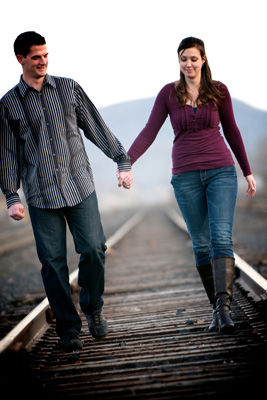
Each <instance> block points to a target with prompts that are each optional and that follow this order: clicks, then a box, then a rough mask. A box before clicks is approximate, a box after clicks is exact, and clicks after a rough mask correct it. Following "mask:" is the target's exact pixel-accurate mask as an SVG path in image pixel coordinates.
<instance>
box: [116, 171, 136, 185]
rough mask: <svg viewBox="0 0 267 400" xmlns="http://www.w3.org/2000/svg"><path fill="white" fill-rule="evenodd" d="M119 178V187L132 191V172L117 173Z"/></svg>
mask: <svg viewBox="0 0 267 400" xmlns="http://www.w3.org/2000/svg"><path fill="white" fill-rule="evenodd" d="M117 178H118V186H119V187H121V186H123V187H124V189H130V187H131V184H132V181H133V176H132V172H131V171H122V172H118V171H117Z"/></svg>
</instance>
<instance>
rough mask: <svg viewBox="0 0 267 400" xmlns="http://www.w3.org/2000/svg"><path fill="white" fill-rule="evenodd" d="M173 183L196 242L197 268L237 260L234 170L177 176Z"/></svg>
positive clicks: (223, 169) (205, 171)
mask: <svg viewBox="0 0 267 400" xmlns="http://www.w3.org/2000/svg"><path fill="white" fill-rule="evenodd" d="M171 183H172V185H173V188H174V194H175V197H176V200H177V203H178V205H179V208H180V210H181V213H182V215H183V218H184V220H185V223H186V225H187V228H188V231H189V234H190V237H191V240H192V242H193V251H194V255H195V261H196V265H197V266H203V265H207V264H210V261H211V258H219V257H234V253H233V242H232V230H233V222H234V212H235V204H236V197H237V175H236V170H235V167H234V166H230V167H224V168H216V169H209V170H201V171H193V172H186V173H182V174H177V175H173V177H172V181H171Z"/></svg>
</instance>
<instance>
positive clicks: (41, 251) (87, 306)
mask: <svg viewBox="0 0 267 400" xmlns="http://www.w3.org/2000/svg"><path fill="white" fill-rule="evenodd" d="M29 213H30V217H31V223H32V227H33V232H34V236H35V241H36V247H37V252H38V256H39V259H40V261H41V263H42V278H43V283H44V286H45V290H46V294H47V297H48V300H49V303H50V306H51V309H52V311H53V313H54V315H55V318H56V323H57V333H58V335H59V336H62V335H63V334H64V333H67V332H75V333H79V332H80V330H81V319H80V317H79V315H78V313H77V311H76V308H75V306H74V304H73V301H72V297H71V288H70V284H69V270H68V265H67V247H66V222H67V224H68V226H69V229H70V231H71V233H72V236H73V240H74V244H75V250H76V252H77V253H78V254H80V260H79V276H78V284H79V285H80V286H81V291H80V306H81V309H82V311H83V312H84V313H85V314H98V313H99V312H101V310H102V306H103V300H102V294H103V292H104V274H105V272H104V270H105V250H106V245H105V241H106V239H105V236H104V232H103V228H102V224H101V219H100V215H99V211H98V204H97V198H96V194H95V192H93V193H92V194H91V195H90V196H89V197H88V198H87V199H85V200H84V201H83V202H82V203H80V204H78V205H76V206H74V207H66V208H61V209H56V210H54V209H40V208H36V207H32V206H30V207H29Z"/></svg>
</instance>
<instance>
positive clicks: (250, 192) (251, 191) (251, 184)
mask: <svg viewBox="0 0 267 400" xmlns="http://www.w3.org/2000/svg"><path fill="white" fill-rule="evenodd" d="M245 178H246V181H247V183H248V188H247V190H246V195H247V196H250V197H251V198H252V197H254V196H255V194H256V181H255V179H254V177H253V175H248V176H245Z"/></svg>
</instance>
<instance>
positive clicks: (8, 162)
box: [0, 104, 23, 215]
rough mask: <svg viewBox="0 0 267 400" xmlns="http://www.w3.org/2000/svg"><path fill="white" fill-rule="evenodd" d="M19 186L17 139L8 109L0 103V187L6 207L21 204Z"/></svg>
mask: <svg viewBox="0 0 267 400" xmlns="http://www.w3.org/2000/svg"><path fill="white" fill-rule="evenodd" d="M19 187H20V168H19V155H18V145H17V140H16V137H15V135H14V132H13V130H12V129H11V127H10V123H9V116H8V111H7V110H6V109H5V107H4V106H3V105H2V104H0V188H1V190H2V192H3V194H4V196H5V198H6V204H7V207H8V208H10V207H11V206H13V205H15V204H21V200H20V197H19V194H18V193H17V192H18V189H19ZM22 207H23V206H22ZM12 215H13V211H12Z"/></svg>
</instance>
